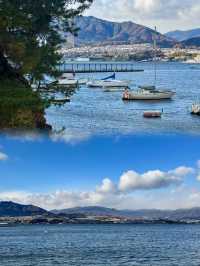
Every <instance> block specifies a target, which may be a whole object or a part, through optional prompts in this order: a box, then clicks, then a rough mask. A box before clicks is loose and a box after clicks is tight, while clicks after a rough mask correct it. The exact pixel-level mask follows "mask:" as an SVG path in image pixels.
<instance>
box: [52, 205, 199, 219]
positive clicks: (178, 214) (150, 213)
mask: <svg viewBox="0 0 200 266" xmlns="http://www.w3.org/2000/svg"><path fill="white" fill-rule="evenodd" d="M52 212H53V213H56V214H58V213H66V214H72V213H80V214H84V215H93V216H121V217H129V218H145V219H172V220H173V219H174V220H181V219H200V208H192V209H179V210H173V211H172V210H133V211H132V210H116V209H109V208H104V207H98V206H94V207H77V208H71V209H64V210H54V211H52Z"/></svg>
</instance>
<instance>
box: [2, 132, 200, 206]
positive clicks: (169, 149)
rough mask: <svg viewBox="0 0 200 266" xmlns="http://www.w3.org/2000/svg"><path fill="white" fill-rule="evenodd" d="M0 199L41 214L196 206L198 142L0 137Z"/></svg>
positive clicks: (199, 193)
mask: <svg viewBox="0 0 200 266" xmlns="http://www.w3.org/2000/svg"><path fill="white" fill-rule="evenodd" d="M0 179H1V183H0V184H1V186H0V200H2V201H3V200H12V201H15V202H19V203H23V204H34V205H37V206H40V207H43V208H45V209H49V210H51V209H55V208H56V209H62V208H70V207H76V206H106V207H112V208H117V209H140V208H145V209H146V208H147V209H149V208H157V209H160V208H161V209H176V208H187V207H195V206H199V202H200V138H199V137H198V136H189V135H188V136H180V135H179V136H177V135H171V136H167V135H146V136H145V135H135V136H120V137H119V136H110V137H92V138H89V139H83V140H82V141H79V142H66V141H64V140H58V139H51V138H46V137H38V138H36V137H30V138H18V137H10V136H1V137H0Z"/></svg>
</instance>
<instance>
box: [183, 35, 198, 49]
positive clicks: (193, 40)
mask: <svg viewBox="0 0 200 266" xmlns="http://www.w3.org/2000/svg"><path fill="white" fill-rule="evenodd" d="M181 44H182V45H183V46H187V47H191V46H192V47H200V36H199V37H195V38H191V39H187V40H185V41H182V42H181Z"/></svg>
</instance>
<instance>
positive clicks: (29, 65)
mask: <svg viewBox="0 0 200 266" xmlns="http://www.w3.org/2000/svg"><path fill="white" fill-rule="evenodd" d="M91 2H92V0H72V1H70V0H0V74H1V76H2V75H7V76H9V77H10V76H12V75H13V76H15V77H16V76H17V75H21V76H23V75H28V76H29V79H30V80H31V81H39V80H42V79H43V77H44V75H45V74H47V75H51V76H56V75H57V71H56V65H57V64H58V62H59V60H60V59H61V57H60V55H59V53H58V52H57V50H58V48H59V47H60V45H61V44H62V42H63V41H64V40H63V39H62V35H61V34H60V33H61V32H69V31H70V32H74V31H75V30H76V29H74V25H73V23H72V21H73V18H74V17H75V16H77V15H80V14H81V13H82V12H83V11H84V10H85V9H86V8H88V7H89V5H90V4H91ZM2 58H3V59H4V60H2ZM16 73H17V75H16Z"/></svg>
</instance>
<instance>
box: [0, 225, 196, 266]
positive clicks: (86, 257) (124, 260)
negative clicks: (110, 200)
mask: <svg viewBox="0 0 200 266" xmlns="http://www.w3.org/2000/svg"><path fill="white" fill-rule="evenodd" d="M199 247H200V226H199V225H55V226H54V225H51V226H50V225H30V226H17V227H10V228H3V227H2V228H0V265H1V266H32V265H35V266H47V265H48V266H56V265H66V266H84V265H85V266H121V265H124V266H134V265H137V266H140V265H145V266H147V265H148V266H151V265H152V266H154V265H156V266H161V265H165V266H168V265H170V266H171V265H174V266H175V265H177V266H183V265H184V266H189V265H190V266H198V265H200V249H199Z"/></svg>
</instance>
